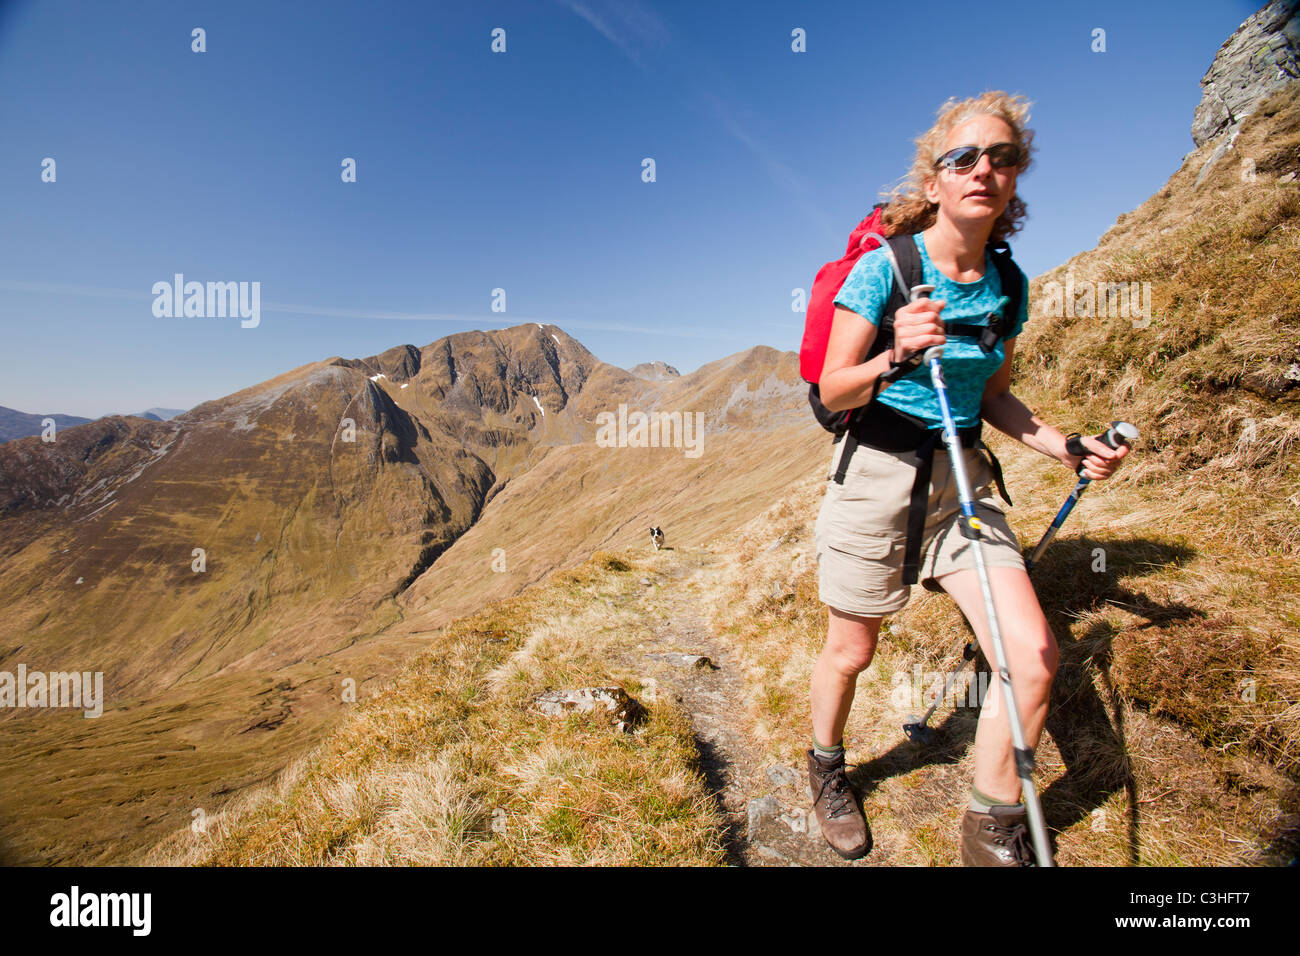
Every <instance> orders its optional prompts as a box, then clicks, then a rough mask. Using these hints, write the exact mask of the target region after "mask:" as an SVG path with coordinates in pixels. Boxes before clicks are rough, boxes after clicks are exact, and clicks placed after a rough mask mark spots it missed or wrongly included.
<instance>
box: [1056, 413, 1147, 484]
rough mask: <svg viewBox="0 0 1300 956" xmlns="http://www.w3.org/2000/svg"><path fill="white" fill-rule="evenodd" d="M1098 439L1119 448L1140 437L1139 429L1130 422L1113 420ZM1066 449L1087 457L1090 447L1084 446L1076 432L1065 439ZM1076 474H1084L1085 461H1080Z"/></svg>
mask: <svg viewBox="0 0 1300 956" xmlns="http://www.w3.org/2000/svg"><path fill="white" fill-rule="evenodd" d="M1096 438H1097V441H1099V442H1101V443H1102V444H1103V445H1105V446H1106V447H1107V448H1119V446H1120V445H1130V444H1132V443H1133V442H1135V441H1137V439H1138V430H1137V427H1136V426H1134V425H1130V424H1129V423H1128V422H1111V423H1110V427H1109V428H1107V429H1106V430H1105V431H1104V432H1102V433H1101V434H1100V435H1097V436H1096ZM1065 450H1066V451H1067V452H1069V453H1070V454H1071V455H1079V456H1080V457H1087V455H1088V449H1087V448H1086V447H1084V444H1083V442H1082V441H1081V440H1080V438H1079V433H1078V432H1074V433H1073V434H1071V435H1068V436H1067V437H1066V439H1065ZM1074 473H1075V474H1076V475H1082V474H1083V462H1079V467H1078V468H1076V469H1074Z"/></svg>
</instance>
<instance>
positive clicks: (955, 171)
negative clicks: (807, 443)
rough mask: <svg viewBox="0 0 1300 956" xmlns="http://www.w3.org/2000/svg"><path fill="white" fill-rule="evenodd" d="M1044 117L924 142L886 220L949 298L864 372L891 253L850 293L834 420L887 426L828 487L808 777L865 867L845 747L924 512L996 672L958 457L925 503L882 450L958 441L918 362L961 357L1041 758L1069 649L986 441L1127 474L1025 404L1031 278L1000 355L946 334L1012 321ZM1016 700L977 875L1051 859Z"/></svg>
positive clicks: (997, 709)
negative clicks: (1027, 801) (984, 431)
mask: <svg viewBox="0 0 1300 956" xmlns="http://www.w3.org/2000/svg"><path fill="white" fill-rule="evenodd" d="M1028 115H1029V103H1028V102H1027V101H1026V100H1024V98H1023V97H1020V96H1009V95H1007V94H1005V93H1002V92H1000V91H992V92H986V93H984V94H983V95H981V96H979V97H975V98H972V99H967V100H962V101H956V100H949V101H948V102H947V103H945V104H944V106H943V107H941V108H940V110H939V113H938V120H937V122H936V123H935V124H934V126H933V127H931V128H930V130H929V131H928V132H926V133H925V134H924V135H923V136H921V137H920V138H919V139H918V140H917V141H916V143H917V151H916V157H915V160H914V161H913V164H912V169H911V172H910V174H909V175H908V177H907V179H906V180H905V181H904V182H903V184H902V185H901V186H899V187H898V188H897V189H896V190H894V192H893V194H892V195H891V201H890V203H889V205H887V206H886V207H885V209H884V211H883V216H884V221H885V223H886V225H887V227H888V228H889V230H890V232H891V234H894V235H898V234H909V233H910V234H914V235H913V238H914V241H915V244H916V248H917V250H918V252H919V253H920V258H921V264H922V274H923V281H924V282H925V283H927V284H931V285H933V286H934V292H933V293H931V297H922V298H919V299H918V300H917V301H915V302H912V303H910V304H907V305H905V306H903V307H901V308H899V309H898V310H897V312H896V313H895V324H894V343H893V348H892V350H888V351H885V352H882V353H881V354H879V355H876V356H875V357H873V358H872V359H870V360H868V361H865V362H864V361H863V359H864V357H865V356H866V355H867V353H868V349H869V348H870V346H871V343H872V341H873V340H874V338H875V336H876V333H877V329H878V327H879V324H880V321H881V318H882V315H883V314H884V310H885V307H886V303H887V302H888V300H889V298H890V293H891V290H892V288H893V285H894V272H893V268H892V266H891V264H890V260H889V258H888V255H887V253H886V250H883V249H874V250H872V251H869V252H867V253H865V254H864V255H862V257H861V258H860V259H859V260H858V261H857V263H856V264H855V265H854V267H853V270H852V272H850V273H849V276H848V278H847V279H846V281H845V282H844V285H843V286H842V288H841V290H840V292H839V294H838V295H837V296H836V297H835V313H834V320H833V326H832V329H831V335H830V342H829V346H828V349H827V353H826V362H825V365H824V367H823V371H822V375H821V380H820V393H821V401H822V403H823V404H824V405H825V406H826V407H827V408H828V409H830V410H831V411H840V410H844V409H852V408H858V407H859V406H866V405H868V404H870V414H869V415H863V416H862V418H863V419H864V420H866V419H869V420H870V422H869V423H868V424H861V425H860V426H855V431H854V432H853V433H854V434H858V435H859V436H860V439H859V441H858V442H856V443H851V442H849V441H848V440H842V441H838V442H837V443H836V445H835V450H834V453H833V455H832V460H831V466H830V471H831V472H835V471H836V469H837V468H838V467H839V456H840V455H842V454H844V453H845V449H846V448H849V449H850V451H849V454H850V455H851V457H850V459H849V463H848V466H847V468H846V469H843V471H844V474H843V481H842V483H837V482H836V481H830V480H828V482H827V488H826V496H825V499H824V500H823V502H822V507H821V512H820V514H819V515H818V518H817V525H816V535H815V537H816V543H817V562H818V584H819V589H820V598H821V600H822V601H823V602H824V603H825V604H826V605H828V610H829V626H828V628H827V635H826V644H825V646H824V647H823V649H822V652H821V655H820V657H818V659H817V664H816V666H815V667H814V669H813V676H812V731H813V749H812V750H809V751H808V773H809V787H810V790H811V793H812V797H813V801H814V809H815V811H816V814H817V819H818V822H819V823H820V825H821V830H822V833H823V834H824V836H825V837H826V840H827V842H829V843H830V845H831V847H832V848H833V849H834V850H835V851H836V852H837V853H839V854H840V855H841V856H843V857H845V858H847V859H855V858H857V857H861V856H863V855H865V854H866V853H867V852H869V851H870V849H871V830H870V827H869V826H868V824H867V821H866V819H865V817H864V815H863V813H862V807H861V804H860V802H859V799H858V797H857V795H856V794H855V793H854V791H853V789H852V787H851V785H850V784H849V782H848V778H847V777H846V775H845V770H844V742H843V739H842V735H843V731H844V725H845V723H846V721H847V719H848V715H849V708H850V707H851V706H852V704H853V693H854V688H855V685H856V682H857V676H858V674H859V673H861V672H862V671H863V670H865V669H866V668H867V666H868V665H869V664H870V663H871V658H872V655H873V654H874V653H875V649H876V639H877V636H878V634H879V632H880V622H881V620H882V619H883V618H884V616H885V615H886V614H892V613H894V612H896V611H899V610H901V609H902V608H903V606H904V605H905V604H906V603H907V599H908V593H909V591H910V590H911V588H910V584H909V583H907V582H906V579H905V576H904V563H905V556H906V555H907V554H908V551H909V549H908V538H909V534H908V516H909V513H910V512H912V511H914V510H915V509H917V508H919V509H923V512H922V514H920V515H918V517H917V522H918V524H916V525H914V526H913V531H912V534H911V537H913V538H917V537H919V542H917V541H913V542H912V548H911V555H912V556H913V560H917V556H918V555H919V562H918V564H917V570H914V571H913V572H912V576H918V575H919V580H920V582H921V583H922V584H925V585H927V586H930V587H931V588H933V589H936V590H937V589H942V590H944V591H947V592H948V593H949V594H950V595H952V598H953V600H955V601H956V602H957V606H958V607H959V608H960V609H961V611H962V613H963V614H965V615H966V619H967V620H968V621H969V622H970V624H971V627H972V628H973V629H974V631H975V634H976V636H977V638H978V640H979V645H980V648H981V650H983V652H984V654H985V656H986V657H987V658H988V659H989V660H993V659H994V655H993V650H992V647H991V645H990V643H989V633H988V625H987V621H986V620H985V613H984V604H983V599H982V596H981V591H980V585H979V580H978V578H977V577H976V571H975V567H974V558H973V556H972V554H971V548H970V544H969V542H968V541H967V540H966V539H965V538H963V537H962V535H961V533H960V530H959V528H958V523H957V519H958V516H959V514H960V511H959V503H958V497H957V489H956V487H955V483H954V481H953V478H952V472H951V468H950V465H949V461H948V457H947V451H946V449H945V447H944V445H943V443H942V442H941V441H940V442H937V447H934V444H936V443H933V442H931V443H930V445H931V447H932V448H933V451H932V456H933V457H932V458H931V459H930V480H929V486H928V489H927V488H925V487H924V485H923V484H922V483H921V482H917V484H918V493H917V494H914V493H913V482H914V479H915V478H916V476H917V462H918V455H917V453H915V452H911V451H907V450H904V451H898V450H893V451H888V450H884V449H883V448H881V447H873V446H872V442H873V441H877V442H878V443H879V444H880V445H884V446H886V447H888V448H894V449H897V448H898V447H899V443H900V442H899V438H900V436H904V437H905V438H906V436H909V435H911V436H913V437H912V438H910V439H906V440H907V441H912V442H916V441H918V440H919V439H918V438H917V436H926V435H927V434H932V433H933V430H934V429H939V428H941V427H942V418H941V415H940V410H939V407H938V403H937V401H936V397H935V391H934V388H933V385H932V384H931V381H930V376H929V372H928V369H927V368H926V367H925V366H924V365H921V366H920V367H916V368H911V369H910V366H909V364H908V363H907V362H906V360H907V359H908V358H909V357H911V356H913V355H915V354H919V353H922V352H924V351H925V350H926V349H928V348H929V347H931V346H933V345H943V347H944V349H943V360H942V361H943V367H944V375H945V379H946V381H947V387H948V393H949V400H950V402H951V405H952V412H953V416H954V419H955V422H956V425H957V427H958V428H959V429H962V430H963V434H964V437H968V438H970V439H972V441H971V442H970V444H971V445H972V447H970V448H964V454H965V456H966V461H965V465H966V471H967V474H968V475H969V476H970V483H971V488H972V495H973V496H974V499H975V502H976V508H977V513H978V515H979V517H980V520H981V522H982V526H983V538H982V547H983V551H984V559H985V561H986V563H987V565H988V570H989V577H990V580H991V582H992V588H993V593H994V595H995V599H996V601H997V608H998V612H999V613H998V617H999V621H1000V622H1001V626H1002V632H1003V633H1002V637H1003V641H1004V642H1005V645H1006V652H1007V658H1008V665H1009V668H1010V671H1011V675H1012V679H1013V681H1014V685H1013V686H1014V689H1015V696H1016V701H1017V703H1018V704H1019V709H1020V717H1021V720H1022V721H1023V724H1024V731H1025V735H1026V740H1027V744H1028V746H1029V747H1030V748H1031V749H1033V748H1036V747H1037V745H1038V738H1039V735H1040V734H1041V732H1042V729H1043V723H1044V720H1045V719H1046V716H1047V702H1048V694H1049V692H1050V689H1051V685H1052V678H1053V676H1054V674H1055V673H1056V664H1057V649H1056V642H1055V639H1054V638H1053V636H1052V632H1051V630H1050V629H1049V628H1048V626H1047V621H1046V619H1045V618H1044V616H1043V611H1042V609H1041V608H1040V607H1039V605H1038V598H1037V596H1036V595H1035V594H1034V589H1033V587H1032V586H1031V585H1030V583H1029V576H1028V574H1027V573H1026V571H1025V564H1024V560H1023V559H1022V557H1021V554H1020V545H1019V543H1018V542H1017V540H1016V537H1015V535H1014V534H1013V533H1012V531H1011V528H1010V527H1009V526H1008V524H1007V521H1006V518H1005V517H1004V515H1003V514H1002V509H1001V507H1000V506H999V505H998V504H997V503H996V501H995V499H994V498H993V496H992V493H991V492H990V490H989V483H990V481H991V480H992V478H993V470H992V466H991V463H990V461H989V459H988V458H986V457H985V455H984V454H982V452H981V449H982V447H983V446H982V444H978V443H976V442H975V441H974V440H973V439H974V438H976V437H977V432H975V428H974V426H978V425H979V424H980V420H981V419H983V420H984V421H987V422H988V423H989V424H990V425H992V426H993V427H994V428H996V429H997V430H998V431H1000V432H1003V433H1005V434H1007V435H1010V436H1011V437H1013V438H1015V439H1017V440H1018V441H1020V442H1022V443H1024V444H1025V445H1027V446H1028V447H1030V448H1032V449H1034V450H1035V451H1039V452H1042V453H1043V454H1044V455H1047V456H1049V457H1051V458H1055V459H1057V460H1059V461H1060V462H1061V463H1062V465H1064V466H1065V467H1067V468H1070V469H1071V470H1072V471H1073V470H1075V469H1076V468H1077V467H1078V466H1079V465H1080V463H1082V465H1083V471H1082V474H1083V475H1086V476H1088V477H1089V478H1092V479H1094V480H1096V479H1101V478H1107V477H1109V476H1110V475H1111V473H1112V472H1114V470H1115V469H1116V467H1118V465H1119V461H1120V459H1121V458H1123V457H1124V455H1125V453H1126V451H1127V449H1126V448H1124V447H1121V448H1120V449H1118V450H1112V449H1110V448H1108V447H1106V446H1105V445H1103V444H1102V443H1101V442H1099V441H1097V440H1096V439H1093V438H1086V437H1085V438H1083V439H1082V441H1083V446H1084V447H1085V448H1086V449H1087V451H1088V454H1087V455H1086V456H1084V457H1078V456H1075V455H1071V454H1070V453H1069V452H1068V451H1067V449H1066V436H1065V435H1063V434H1062V433H1061V432H1059V431H1057V430H1056V429H1055V428H1053V427H1052V426H1051V425H1048V424H1045V423H1044V422H1042V421H1040V420H1039V419H1038V417H1037V416H1036V415H1034V413H1033V412H1032V411H1030V410H1029V409H1028V408H1026V407H1025V405H1024V404H1023V403H1022V402H1021V401H1020V399H1018V398H1016V396H1015V395H1013V394H1012V393H1011V357H1012V354H1013V352H1014V350H1015V340H1016V336H1017V335H1018V334H1019V333H1020V330H1021V329H1022V328H1023V326H1024V324H1025V321H1026V319H1027V318H1028V300H1029V289H1028V280H1027V279H1025V278H1024V276H1023V273H1021V274H1020V277H1021V280H1022V282H1023V287H1022V290H1021V295H1020V309H1019V315H1018V316H1016V317H1015V319H1014V322H1012V324H1011V328H1010V329H1009V330H1008V331H1006V333H1005V335H1004V336H1003V337H1002V339H1001V340H999V341H998V343H997V345H996V347H994V348H993V349H992V350H991V351H989V352H988V353H987V354H986V353H985V352H984V351H982V350H981V347H980V342H979V341H978V340H977V339H976V338H975V337H973V336H972V335H965V336H959V335H957V334H956V333H955V332H954V334H953V335H952V337H951V338H945V335H944V326H943V324H942V323H943V322H945V321H948V322H958V323H967V324H970V325H980V324H985V325H987V324H988V318H989V315H990V312H992V311H993V310H995V309H996V308H997V307H998V303H999V298H1000V297H1001V295H1002V293H1003V290H1002V288H1001V284H1000V281H999V276H998V270H997V269H996V268H995V266H994V263H993V260H992V258H991V257H990V255H989V254H988V253H987V252H986V249H985V246H986V244H987V243H988V242H989V241H990V240H991V239H992V240H998V239H1004V238H1006V237H1007V236H1010V235H1012V234H1013V233H1015V232H1016V231H1017V230H1018V229H1019V228H1020V223H1021V221H1022V220H1023V219H1024V217H1025V213H1026V208H1025V204H1024V202H1023V201H1022V200H1021V199H1020V198H1019V197H1018V196H1017V195H1016V177H1017V176H1018V174H1019V173H1021V172H1023V171H1024V170H1026V169H1027V168H1028V166H1029V164H1030V145H1031V143H1032V140H1033V132H1032V131H1031V130H1029V129H1027V128H1026V126H1025V122H1026V120H1027V119H1028ZM903 291H904V293H906V291H907V290H903ZM1008 319H1010V317H1009V316H1008ZM909 369H910V370H909ZM882 376H884V378H882ZM873 397H874V401H873ZM900 413H901V414H900ZM927 430H929V431H927ZM854 444H856V447H852V446H853V445H854ZM965 444H966V442H963V445H965ZM911 447H916V446H915V445H912V446H911ZM914 499H915V503H914ZM921 520H923V521H924V524H923V526H922V525H920V524H919V522H920V521H921ZM917 530H920V534H919V535H917V533H916V532H917ZM1001 696H1002V692H1001V686H1000V682H997V681H995V682H993V683H992V685H991V687H990V690H989V692H988V695H987V698H986V700H985V701H984V704H985V706H984V708H983V710H982V712H981V715H980V720H979V724H978V729H977V731H976V734H975V778H974V781H973V785H972V786H971V790H970V809H969V810H967V812H966V815H965V817H964V818H963V820H962V825H961V837H962V863H963V864H964V865H967V866H1025V865H1032V864H1033V862H1034V859H1033V850H1032V848H1031V847H1030V845H1029V840H1028V838H1027V830H1026V826H1025V822H1026V820H1025V808H1024V806H1023V804H1021V803H1020V780H1019V778H1018V776H1017V774H1016V766H1015V763H1014V760H1013V754H1012V743H1011V732H1010V727H1009V725H1008V722H1007V715H1006V708H1005V707H1004V706H1003V705H1002V702H1001Z"/></svg>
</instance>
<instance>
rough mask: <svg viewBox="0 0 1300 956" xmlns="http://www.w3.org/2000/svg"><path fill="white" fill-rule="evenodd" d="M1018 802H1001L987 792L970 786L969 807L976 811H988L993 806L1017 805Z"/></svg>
mask: <svg viewBox="0 0 1300 956" xmlns="http://www.w3.org/2000/svg"><path fill="white" fill-rule="evenodd" d="M1019 806H1020V804H1019V803H1003V802H1002V801H1000V800H994V799H993V798H992V797H990V796H988V795H987V794H984V793H980V791H978V790H976V789H975V787H974V785H973V784H972V785H971V788H970V808H971V809H972V810H974V811H975V812H976V813H988V812H989V811H990V810H991V809H993V808H994V807H1019Z"/></svg>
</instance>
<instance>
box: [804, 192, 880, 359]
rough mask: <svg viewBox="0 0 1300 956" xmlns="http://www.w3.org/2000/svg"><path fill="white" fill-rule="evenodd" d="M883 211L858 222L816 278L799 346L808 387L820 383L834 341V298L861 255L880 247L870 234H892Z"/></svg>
mask: <svg viewBox="0 0 1300 956" xmlns="http://www.w3.org/2000/svg"><path fill="white" fill-rule="evenodd" d="M884 208H885V204H884V203H882V202H878V203H876V204H875V206H873V207H872V208H871V212H870V213H869V214H868V215H867V218H865V219H863V220H862V221H861V222H860V223H858V225H857V227H856V228H854V230H853V232H852V233H851V234H850V235H849V245H848V248H847V249H845V250H844V255H842V256H840V257H839V258H838V259H836V260H834V261H833V262H828V263H826V265H824V266H822V267H821V268H820V269H818V270H817V278H815V279H813V285H812V295H810V296H809V297H808V311H807V314H806V315H805V316H804V325H803V344H802V345H801V346H800V347H799V372H800V374H801V375H803V380H804V381H805V382H808V383H809V384H812V385H816V384H817V382H818V380H820V379H821V376H822V366H823V365H825V364H826V345H827V343H829V342H830V339H831V320H832V319H833V318H834V317H835V297H836V296H837V295H839V292H840V287H841V286H842V285H844V280H845V279H847V278H848V277H849V273H850V272H852V271H853V267H854V265H856V264H857V261H858V260H859V259H861V258H862V254H863V253H864V252H868V251H870V250H872V249H875V248H877V247H878V246H879V245H880V243H879V242H877V241H876V240H875V239H871V238H868V237H867V233H869V232H876V233H879V234H880V235H882V236H888V235H889V233H888V232H886V231H885V224H884V222H883V221H882V220H881V217H880V211H881V210H882V209H884Z"/></svg>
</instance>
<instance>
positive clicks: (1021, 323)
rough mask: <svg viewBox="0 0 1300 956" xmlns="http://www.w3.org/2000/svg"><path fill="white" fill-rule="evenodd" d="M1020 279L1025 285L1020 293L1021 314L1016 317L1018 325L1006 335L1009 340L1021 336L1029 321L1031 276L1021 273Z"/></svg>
mask: <svg viewBox="0 0 1300 956" xmlns="http://www.w3.org/2000/svg"><path fill="white" fill-rule="evenodd" d="M1020 279H1021V282H1022V283H1023V285H1022V286H1021V293H1020V314H1019V315H1018V316H1016V324H1015V325H1014V326H1012V328H1011V331H1010V332H1008V333H1007V335H1006V338H1009V339H1014V338H1015V337H1016V336H1017V335H1019V334H1020V331H1021V330H1022V329H1023V328H1024V327H1025V323H1026V322H1028V321H1029V276H1027V275H1025V274H1024V273H1023V272H1021V273H1020Z"/></svg>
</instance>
